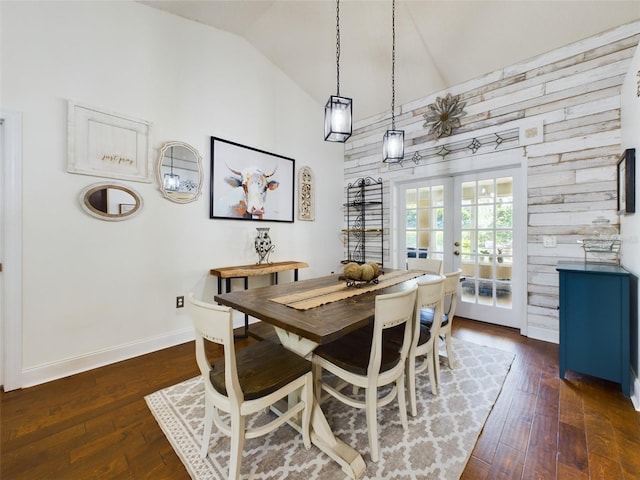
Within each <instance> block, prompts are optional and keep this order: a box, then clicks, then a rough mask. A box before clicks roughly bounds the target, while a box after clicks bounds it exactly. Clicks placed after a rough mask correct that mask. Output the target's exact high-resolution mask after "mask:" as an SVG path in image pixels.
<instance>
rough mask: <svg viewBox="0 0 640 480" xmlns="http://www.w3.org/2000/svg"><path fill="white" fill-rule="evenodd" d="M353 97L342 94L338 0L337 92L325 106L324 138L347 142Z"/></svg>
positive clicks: (338, 9)
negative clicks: (342, 95)
mask: <svg viewBox="0 0 640 480" xmlns="http://www.w3.org/2000/svg"><path fill="white" fill-rule="evenodd" d="M351 116H352V105H351V99H350V98H347V97H341V96H340V0H336V94H335V95H331V96H330V97H329V100H327V104H326V105H325V106H324V139H325V141H327V142H342V143H344V142H346V141H347V139H348V138H349V137H350V136H351V123H352V122H351Z"/></svg>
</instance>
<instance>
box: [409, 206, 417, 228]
mask: <svg viewBox="0 0 640 480" xmlns="http://www.w3.org/2000/svg"><path fill="white" fill-rule="evenodd" d="M407 228H416V211H415V210H409V209H407Z"/></svg>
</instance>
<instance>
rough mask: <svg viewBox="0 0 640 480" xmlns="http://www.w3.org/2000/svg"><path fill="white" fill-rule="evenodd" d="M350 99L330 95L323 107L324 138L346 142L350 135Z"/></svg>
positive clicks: (330, 140)
mask: <svg viewBox="0 0 640 480" xmlns="http://www.w3.org/2000/svg"><path fill="white" fill-rule="evenodd" d="M351 116H352V105H351V99H350V98H346V97H339V96H337V95H331V96H330V97H329V100H328V101H327V104H326V105H325V107H324V139H325V140H326V141H328V142H346V141H347V139H348V138H349V137H350V136H351V131H352V130H351V128H352V127H351Z"/></svg>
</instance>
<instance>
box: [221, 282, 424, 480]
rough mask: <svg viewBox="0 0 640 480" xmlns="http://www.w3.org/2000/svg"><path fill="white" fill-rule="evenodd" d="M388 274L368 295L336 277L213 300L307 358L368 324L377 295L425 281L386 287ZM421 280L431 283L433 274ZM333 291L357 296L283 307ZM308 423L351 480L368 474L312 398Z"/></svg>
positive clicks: (318, 442)
mask: <svg viewBox="0 0 640 480" xmlns="http://www.w3.org/2000/svg"><path fill="white" fill-rule="evenodd" d="M391 272H395V273H393V275H400V274H399V273H398V271H394V270H385V274H383V275H381V276H380V280H381V284H380V285H378V286H376V287H375V288H377V289H376V290H372V291H366V290H367V288H370V287H371V286H366V285H363V286H362V287H360V288H363V289H364V290H362V292H363V293H360V292H353V291H351V292H347V290H349V289H357V288H359V287H357V286H355V287H347V286H346V284H345V282H344V281H342V280H340V276H339V275H329V276H326V277H320V278H314V279H310V280H302V281H298V282H295V283H287V284H280V285H272V286H268V287H263V288H255V289H251V290H242V291H235V292H230V293H225V294H222V295H216V296H215V297H214V299H215V301H216V302H218V303H220V304H222V305H226V306H229V307H232V308H233V309H235V310H238V311H240V312H243V313H246V314H248V315H250V316H252V317H255V318H258V319H260V320H262V321H264V322H267V323H269V324H271V325H273V326H274V327H275V330H276V332H277V334H278V337H279V339H280V341H281V342H282V344H283V345H284V346H285V347H286V348H289V349H290V350H292V351H294V352H296V353H298V354H299V355H301V356H303V357H307V358H310V354H311V353H312V352H313V350H314V349H315V348H316V347H317V346H318V345H321V344H325V343H329V342H332V341H334V340H337V339H338V338H340V337H342V336H343V335H346V334H347V333H349V332H352V331H354V330H357V329H358V328H361V327H364V326H366V325H367V324H368V323H369V322H372V321H373V318H374V312H375V297H376V295H380V294H386V293H393V292H400V291H404V290H407V289H409V288H411V287H412V286H413V285H415V284H416V281H417V280H419V279H420V278H421V277H422V276H423V273H420V272H413V277H414V278H412V279H406V277H407V275H404V276H398V277H396V279H397V280H398V283H394V284H393V285H389V286H387V285H386V283H387V280H385V275H389V274H390V273H391ZM404 274H407V272H404ZM389 276H391V275H389ZM408 276H411V275H410V274H409V275H408ZM424 277H425V278H430V277H432V275H424ZM383 282H384V283H383ZM335 288H338V289H342V288H344V289H345V292H346V294H348V295H350V294H353V293H358V294H357V295H353V296H349V297H348V298H341V299H338V300H333V301H330V302H329V303H324V304H322V305H319V306H315V307H311V308H306V309H300V308H294V307H291V306H289V305H287V304H285V303H282V302H281V300H283V299H285V298H287V297H294V296H296V295H298V294H300V295H302V296H304V295H305V294H306V293H307V292H316V291H321V290H322V289H329V290H331V289H335ZM274 300H277V301H274ZM311 422H312V423H311V428H312V432H311V439H312V442H313V443H314V445H316V446H317V447H318V448H320V450H322V451H323V452H325V453H327V454H328V455H329V456H330V457H331V458H333V459H334V460H335V461H337V462H338V463H339V464H340V466H341V467H342V470H343V471H344V472H345V473H346V474H347V475H348V476H349V477H351V478H354V479H358V478H361V477H362V476H363V475H364V472H365V469H366V467H365V463H364V459H363V458H362V455H361V454H360V453H359V452H358V451H356V450H355V449H354V448H353V447H351V446H350V445H347V444H346V443H344V442H343V441H342V440H340V439H339V438H336V437H335V436H334V434H333V432H332V431H331V428H330V426H329V423H328V422H327V419H326V418H325V416H324V413H323V412H322V409H321V407H320V405H319V404H318V403H317V402H316V401H315V396H314V406H313V413H312V421H311Z"/></svg>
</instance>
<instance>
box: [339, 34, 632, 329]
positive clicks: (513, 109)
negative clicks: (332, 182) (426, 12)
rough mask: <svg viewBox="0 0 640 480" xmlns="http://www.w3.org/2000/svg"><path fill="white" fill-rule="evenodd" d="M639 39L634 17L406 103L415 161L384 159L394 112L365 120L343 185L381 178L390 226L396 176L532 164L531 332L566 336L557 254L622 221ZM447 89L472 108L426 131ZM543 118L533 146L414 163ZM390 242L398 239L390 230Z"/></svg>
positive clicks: (567, 254)
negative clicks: (552, 240)
mask: <svg viewBox="0 0 640 480" xmlns="http://www.w3.org/2000/svg"><path fill="white" fill-rule="evenodd" d="M639 40H640V22H633V23H629V24H626V25H622V26H620V27H617V28H615V29H613V30H610V31H607V32H604V33H602V34H599V35H596V36H594V37H590V38H587V39H585V40H583V41H580V42H577V43H574V44H571V45H568V46H566V47H563V48H561V49H558V50H554V51H552V52H549V53H546V54H544V55H541V56H538V57H535V58H533V59H530V60H527V61H525V62H523V63H520V64H517V65H512V66H508V67H505V68H504V69H502V70H499V71H496V72H492V73H490V74H488V75H486V76H484V77H482V78H478V79H475V80H472V81H469V82H466V83H464V84H462V85H457V86H455V87H453V88H451V89H449V90H446V91H443V92H438V93H436V94H433V95H429V96H427V97H424V98H421V99H418V100H416V101H414V102H411V103H408V104H405V105H402V106H400V107H399V108H397V111H396V127H397V128H398V129H404V130H405V159H407V160H406V161H405V162H403V164H402V166H399V165H393V166H391V167H389V166H387V165H384V164H383V163H382V162H381V152H382V136H383V134H384V132H385V131H386V130H387V129H388V128H390V123H391V122H390V114H389V113H385V114H381V115H379V116H377V117H372V118H369V119H367V120H365V121H361V122H359V123H358V124H356V125H355V128H354V133H353V136H352V137H351V138H350V139H349V141H348V142H347V143H346V144H345V161H344V185H345V187H346V185H347V184H348V183H349V182H353V181H354V180H356V179H357V178H359V177H363V176H371V177H373V178H375V179H377V178H382V179H383V180H384V183H385V189H384V192H385V209H384V216H385V220H386V222H387V224H388V221H389V219H391V216H390V209H389V194H390V188H389V186H390V184H391V182H394V181H397V180H402V179H405V180H406V179H407V178H414V179H419V178H433V177H437V176H447V175H454V174H456V173H458V172H468V171H471V170H473V169H476V168H477V169H488V168H492V167H498V166H507V165H513V164H514V163H515V164H520V165H521V166H522V168H526V177H527V197H528V200H527V204H528V206H527V208H528V212H527V214H528V220H527V249H528V254H527V258H528V261H527V297H528V298H527V317H528V318H527V327H528V331H529V334H530V336H534V337H537V338H542V339H545V340H555V341H557V338H558V328H559V327H558V313H557V310H556V307H557V305H558V278H557V272H556V271H555V266H556V264H557V262H558V260H559V259H578V260H581V259H583V258H584V253H583V251H582V249H581V248H580V246H579V245H578V243H577V240H578V239H581V238H584V236H585V235H588V234H589V232H590V230H591V222H592V221H593V220H594V219H595V218H596V217H597V216H599V215H602V216H604V217H606V218H608V219H609V220H610V221H611V223H612V224H614V225H616V226H618V225H619V218H618V216H617V214H616V207H617V202H616V195H617V192H616V162H617V158H618V156H619V155H620V154H621V132H620V91H621V86H622V83H623V80H624V76H625V74H626V73H627V70H628V68H629V66H630V61H631V58H632V57H633V55H634V52H635V49H636V47H637V46H638V42H639ZM399 84H400V85H402V83H401V82H399ZM447 93H451V94H452V95H461V97H462V100H463V101H465V102H466V107H465V111H466V112H467V115H466V116H465V117H463V119H462V125H461V127H460V128H458V129H456V130H455V131H454V134H453V135H452V136H451V137H449V138H446V139H440V140H438V139H436V138H435V136H434V135H428V134H427V132H428V130H427V129H425V128H424V127H423V124H424V118H423V114H424V113H425V112H426V109H427V106H428V105H430V104H432V103H433V102H434V101H435V99H436V97H438V96H439V97H443V96H445V95H446V94H447ZM354 108H357V98H354ZM540 120H541V121H542V122H543V124H544V127H543V132H544V137H543V140H542V142H541V143H536V144H529V145H525V144H524V143H526V142H522V143H520V141H519V140H516V141H512V142H508V143H507V144H504V145H501V146H500V147H498V148H497V149H495V150H494V149H493V146H492V147H491V148H490V149H485V150H483V149H482V148H481V149H480V150H479V151H478V152H477V153H476V154H472V153H471V151H470V150H468V151H466V152H460V153H456V154H450V155H447V156H446V158H444V159H443V158H441V157H438V156H431V157H428V158H426V157H425V158H423V159H421V160H419V162H417V163H416V162H413V161H411V160H410V159H411V158H412V156H413V155H414V153H415V152H416V151H418V152H424V151H426V150H428V149H431V150H433V149H432V147H439V146H441V145H446V144H452V143H456V142H461V141H467V140H468V141H470V140H471V139H472V138H474V137H477V136H481V135H486V134H489V133H492V132H504V131H507V130H509V129H512V128H514V127H515V128H518V129H522V128H523V127H524V126H526V125H527V122H540ZM487 150H489V151H487ZM543 235H555V236H556V239H557V247H556V248H545V247H543V244H542V236H543ZM385 239H389V231H388V230H386V231H385ZM622 248H624V244H623V245H622ZM389 255H390V250H389V242H388V240H387V241H385V257H384V260H385V264H388V265H390V264H391V262H390V261H389V260H390V257H389Z"/></svg>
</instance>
